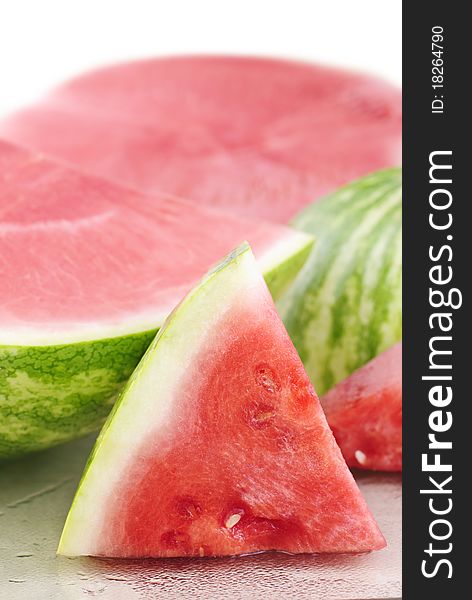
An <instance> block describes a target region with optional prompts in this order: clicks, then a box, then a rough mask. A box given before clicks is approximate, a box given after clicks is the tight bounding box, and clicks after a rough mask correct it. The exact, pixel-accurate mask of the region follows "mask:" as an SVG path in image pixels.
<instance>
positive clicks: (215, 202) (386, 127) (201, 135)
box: [0, 57, 401, 223]
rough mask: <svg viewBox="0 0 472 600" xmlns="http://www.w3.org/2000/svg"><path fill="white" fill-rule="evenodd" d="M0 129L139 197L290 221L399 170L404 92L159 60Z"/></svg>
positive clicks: (314, 74) (84, 81)
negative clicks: (322, 200) (379, 172)
mask: <svg viewBox="0 0 472 600" xmlns="http://www.w3.org/2000/svg"><path fill="white" fill-rule="evenodd" d="M0 131H1V132H2V133H3V135H5V136H6V137H9V138H10V139H13V140H16V141H18V142H20V143H23V144H26V145H29V146H31V147H34V148H37V149H40V150H42V151H44V152H46V153H49V154H52V155H54V156H58V157H60V158H62V159H66V160H67V161H70V162H71V163H73V164H77V165H80V167H83V168H84V169H86V170H87V171H89V172H91V173H95V174H97V175H101V176H104V177H107V178H110V179H113V180H116V181H119V182H122V183H125V184H127V185H130V186H132V187H134V188H136V189H138V190H140V191H144V192H152V193H155V192H161V191H164V192H168V193H172V194H177V195H180V196H183V197H186V198H189V199H192V200H196V201H198V202H199V203H205V204H210V205H212V206H217V207H218V206H219V207H222V208H225V209H226V210H229V211H231V212H234V213H238V214H242V215H247V216H256V217H262V218H266V219H267V220H273V221H278V222H282V223H285V222H287V221H288V220H289V219H290V218H291V217H293V216H294V215H295V214H296V213H297V212H298V211H299V210H300V209H301V208H302V207H304V206H305V205H307V204H308V203H310V202H312V201H313V200H315V199H316V198H319V197H320V196H323V195H324V194H326V193H328V192H330V191H332V190H334V189H336V188H337V187H339V186H340V185H341V184H344V183H346V182H348V181H350V180H352V179H355V178H357V177H359V176H361V175H364V174H366V173H367V172H370V171H374V170H376V169H378V168H381V167H385V166H391V165H394V164H398V163H400V158H401V155H400V143H401V96H400V93H399V91H397V90H396V89H395V88H392V87H391V86H390V85H387V84H385V83H383V82H381V81H378V80H376V79H374V78H371V77H367V76H364V75H359V74H355V73H350V72H346V71H342V70H336V69H331V68H326V67H321V66H316V65H310V64H304V63H296V62H289V61H281V60H269V59H254V58H236V57H233V58H230V57H179V58H168V59H153V60H147V61H142V62H135V63H127V64H121V65H117V66H113V67H109V68H105V69H102V70H99V71H95V72H92V73H90V74H86V75H84V76H82V77H79V78H77V79H75V80H73V81H71V82H70V83H68V84H65V85H64V86H62V87H61V88H59V89H58V90H56V91H55V92H54V93H53V94H51V95H50V96H49V97H47V98H46V99H45V101H44V102H43V103H41V104H39V105H37V106H35V107H32V108H31V109H29V110H26V111H23V112H20V113H18V114H17V115H14V116H12V117H11V118H10V119H8V120H7V121H6V122H4V123H3V124H2V125H1V126H0Z"/></svg>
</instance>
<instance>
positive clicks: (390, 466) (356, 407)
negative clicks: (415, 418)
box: [321, 343, 402, 471]
mask: <svg viewBox="0 0 472 600" xmlns="http://www.w3.org/2000/svg"><path fill="white" fill-rule="evenodd" d="M321 403H322V406H323V409H324V411H325V414H326V418H327V419H328V423H329V425H330V427H331V429H332V431H333V433H334V436H335V438H336V441H337V442H338V444H339V446H340V448H341V451H342V453H343V456H344V458H345V459H346V462H347V464H348V465H349V466H351V467H357V468H361V469H374V470H379V471H401V469H402V344H401V343H398V344H396V345H395V346H393V347H392V348H390V349H389V350H387V351H386V352H383V353H382V354H380V355H379V356H377V357H376V358H374V359H373V360H371V361H370V362H369V363H367V364H366V365H364V366H363V367H361V368H360V369H359V370H357V371H355V372H354V373H353V374H352V375H351V376H350V377H348V378H347V379H345V380H344V381H342V382H341V383H339V384H338V385H337V386H335V387H334V388H333V389H332V390H330V391H329V392H328V393H327V394H325V395H324V396H323V397H322V398H321Z"/></svg>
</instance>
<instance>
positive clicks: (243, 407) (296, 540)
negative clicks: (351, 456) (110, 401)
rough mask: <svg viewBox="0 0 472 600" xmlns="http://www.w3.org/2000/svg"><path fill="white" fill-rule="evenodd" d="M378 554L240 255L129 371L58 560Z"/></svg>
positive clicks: (294, 359)
mask: <svg viewBox="0 0 472 600" xmlns="http://www.w3.org/2000/svg"><path fill="white" fill-rule="evenodd" d="M384 545H385V541H384V539H383V537H382V535H381V533H380V531H379V529H378V527H377V525H376V524H375V521H374V520H373V517H372V516H371V514H370V512H369V511H368V509H367V507H366V505H365V502H364V500H363V498H362V497H361V495H360V492H359V489H358V488H357V485H356V483H355V481H354V479H353V477H352V475H351V474H350V472H349V470H348V469H347V467H346V464H345V462H344V460H343V458H342V456H341V453H340V451H339V448H338V447H337V445H336V443H335V440H334V438H333V436H332V433H331V431H330V430H329V427H328V425H327V423H326V420H325V417H324V414H323V411H322V409H321V407H320V404H319V401H318V398H317V396H316V393H315V391H314V389H313V387H312V385H311V383H310V381H309V379H308V376H307V374H306V372H305V370H304V368H303V365H302V363H301V361H300V359H299V357H298V355H297V353H296V351H295V349H294V347H293V345H292V343H291V341H290V338H289V337H288V334H287V332H286V331H285V329H284V327H283V324H282V322H281V320H280V318H279V316H278V314H277V311H276V309H275V306H274V304H273V301H272V299H271V297H270V294H269V293H268V290H267V288H266V285H265V283H264V280H263V279H262V277H261V275H260V274H259V272H258V269H257V267H256V264H255V261H254V258H253V256H252V253H251V252H250V250H249V248H248V246H247V245H246V246H243V247H241V248H239V249H238V250H237V251H235V253H233V255H231V256H230V257H228V258H227V259H226V261H225V262H224V263H222V264H221V265H219V266H218V267H217V268H216V269H215V270H214V271H213V272H211V273H210V274H209V275H208V276H207V278H206V279H204V280H203V281H202V282H201V283H200V285H199V286H197V287H196V288H195V289H194V290H193V291H192V292H191V293H190V294H189V295H188V296H187V298H186V299H184V301H183V302H182V303H181V304H180V305H179V306H178V307H177V309H176V310H175V311H174V313H173V314H172V315H171V316H170V318H169V320H168V321H167V322H166V324H165V325H164V327H163V328H162V329H161V331H160V333H159V334H158V336H157V338H156V340H155V341H154V342H153V344H152V345H151V347H150V349H149V350H148V352H147V354H146V356H145V357H144V358H143V360H142V362H141V363H140V365H139V366H138V368H137V371H136V372H135V374H134V375H133V377H132V379H131V381H130V383H129V384H128V386H127V388H126V389H125V391H124V392H123V394H122V396H121V398H120V399H119V400H118V402H117V404H116V406H115V409H114V411H113V413H112V415H111V416H110V418H109V420H108V422H107V424H106V425H105V428H104V430H103V431H102V433H101V435H100V437H99V439H98V442H97V445H96V447H95V449H94V451H93V453H92V456H91V460H90V462H89V466H88V469H87V471H86V473H85V474H84V477H83V479H82V482H81V485H80V487H79V490H78V492H77V495H76V498H75V500H74V503H73V505H72V508H71V511H70V513H69V516H68V519H67V522H66V526H65V528H64V532H63V535H62V538H61V543H60V547H59V553H60V554H65V555H68V556H74V555H80V554H91V555H99V556H116V557H142V556H154V557H169V556H208V555H234V554H245V553H249V552H256V551H262V550H283V551H287V552H293V553H299V552H364V551H369V550H374V549H379V548H382V547H383V546H384Z"/></svg>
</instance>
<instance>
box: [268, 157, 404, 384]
mask: <svg viewBox="0 0 472 600" xmlns="http://www.w3.org/2000/svg"><path fill="white" fill-rule="evenodd" d="M401 199H402V197H401V169H400V168H397V167H395V168H390V169H384V170H382V171H377V172H375V173H372V174H370V175H368V176H366V177H363V178H361V179H359V180H356V181H354V182H352V183H350V184H348V185H346V186H344V187H342V188H340V189H339V190H337V191H336V192H334V193H333V194H330V195H329V196H326V197H325V198H324V199H322V200H320V201H318V202H316V203H314V204H313V205H310V206H309V207H307V208H306V209H304V210H303V211H302V212H301V213H300V214H299V215H297V216H296V217H295V219H294V220H293V221H292V223H291V225H292V226H293V227H295V228H296V229H299V230H301V231H304V232H307V233H311V234H312V235H314V236H315V238H316V245H315V247H314V249H313V251H312V253H311V255H310V257H309V259H308V260H307V261H306V262H305V264H304V266H303V268H302V269H301V270H300V272H299V274H298V275H297V277H296V278H295V281H294V283H293V284H292V286H291V287H290V289H289V290H288V292H287V293H286V294H285V295H284V296H283V297H282V298H281V299H280V300H279V302H278V308H279V311H280V312H281V315H282V318H283V320H284V323H285V326H286V328H287V330H288V332H289V334H290V337H291V338H292V341H293V343H294V345H295V347H296V349H297V351H298V353H299V355H300V357H301V359H302V361H303V363H304V365H305V368H306V370H307V372H308V374H309V376H310V377H311V379H312V381H313V383H314V385H315V388H316V390H317V392H318V394H324V393H325V392H326V391H328V390H329V389H331V388H332V387H333V386H334V385H335V384H337V383H338V382H340V381H341V380H343V379H344V378H346V377H347V376H349V375H350V374H351V373H352V372H354V371H355V370H356V369H358V368H360V367H361V366H363V365H365V364H366V363H367V362H369V361H370V360H371V359H373V358H375V356H377V355H378V354H380V353H381V352H383V351H384V350H386V349H387V348H389V347H391V346H393V345H394V344H395V343H396V342H398V341H399V340H400V339H401V337H402V300H401V298H402V287H401V284H402V282H401V267H402V263H401V261H402V257H401V243H402V229H401V212H402V202H401Z"/></svg>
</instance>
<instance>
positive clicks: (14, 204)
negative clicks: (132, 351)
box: [0, 140, 309, 344]
mask: <svg viewBox="0 0 472 600" xmlns="http://www.w3.org/2000/svg"><path fill="white" fill-rule="evenodd" d="M300 235H301V234H299V233H298V232H295V231H292V230H291V229H289V228H286V227H282V226H278V225H274V224H267V223H264V222H262V221H259V222H257V223H256V222H254V221H252V220H250V219H248V218H243V217H236V216H232V215H228V214H226V213H224V214H221V213H220V212H218V211H215V210H213V209H210V208H209V207H204V206H199V205H197V204H195V203H189V202H186V201H184V200H181V199H178V198H175V197H170V196H167V195H163V194H161V195H157V196H153V197H150V196H146V195H144V194H141V193H138V192H135V191H131V190H128V189H125V188H122V187H120V186H116V185H115V184H112V183H110V182H108V181H106V180H103V179H99V178H96V177H94V176H89V175H86V174H84V173H81V172H79V171H76V170H74V169H70V168H69V167H67V166H65V165H63V164H61V163H59V162H56V161H54V160H51V159H47V158H45V157H44V156H41V155H39V154H37V153H36V152H31V151H29V150H26V149H24V148H20V147H18V146H14V145H12V144H9V143H6V142H2V141H1V140H0V258H1V261H2V283H1V285H0V330H1V332H2V335H1V339H0V343H3V344H32V343H38V340H40V339H41V340H43V341H42V342H39V343H45V341H46V343H53V342H54V341H59V342H66V341H73V340H75V339H81V340H82V339H95V338H96V337H104V336H105V335H110V336H115V335H119V334H123V333H131V332H136V331H145V330H146V329H148V330H149V329H153V328H156V327H158V326H160V325H161V323H162V321H163V319H164V318H165V316H166V315H167V314H168V313H169V312H170V310H171V309H172V307H173V306H174V305H175V303H176V302H177V301H178V299H179V298H180V297H181V296H182V295H183V294H184V293H185V292H186V291H187V290H188V289H189V288H190V287H191V286H192V285H193V284H194V282H195V281H196V280H197V279H198V277H200V276H201V275H202V273H204V272H205V271H206V269H207V268H208V266H209V265H211V264H212V263H213V262H214V257H215V254H216V255H218V254H220V255H221V254H222V253H223V254H224V253H226V252H227V251H229V250H230V249H231V247H234V246H235V245H236V244H238V243H240V241H241V240H243V239H246V238H248V239H250V240H251V243H252V244H253V246H254V248H255V252H256V253H257V254H258V257H259V260H260V262H261V268H263V270H264V271H266V272H269V271H270V270H271V268H272V266H274V267H277V264H278V262H280V259H281V257H282V256H283V255H284V253H285V256H286V258H288V257H290V255H291V254H292V253H293V251H294V250H295V249H296V248H298V249H299V250H300V251H302V250H303V247H304V246H305V247H306V252H307V251H308V249H309V237H306V236H302V237H300ZM125 329H126V331H125ZM44 340H45V341H44Z"/></svg>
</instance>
